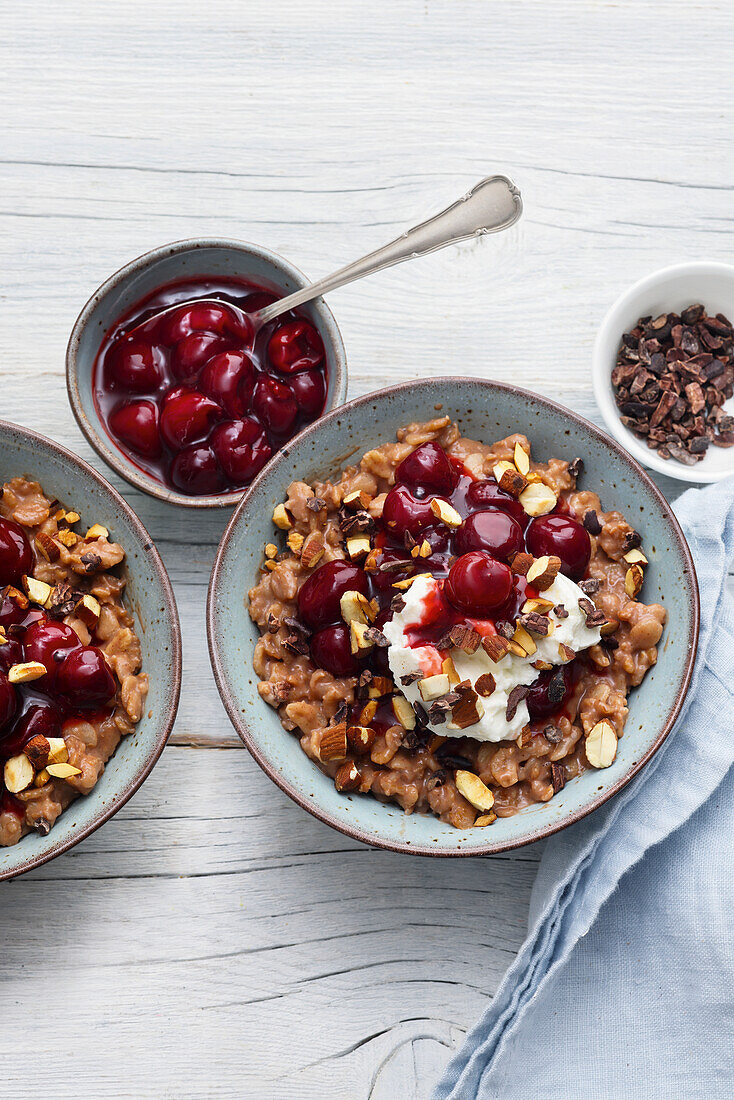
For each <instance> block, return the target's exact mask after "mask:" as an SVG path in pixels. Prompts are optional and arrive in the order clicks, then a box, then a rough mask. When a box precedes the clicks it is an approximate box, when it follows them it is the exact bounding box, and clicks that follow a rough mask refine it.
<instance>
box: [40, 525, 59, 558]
mask: <svg viewBox="0 0 734 1100" xmlns="http://www.w3.org/2000/svg"><path fill="white" fill-rule="evenodd" d="M33 541H34V542H35V544H36V550H38V553H39V554H40V555H41V557H42V558H43V559H44V560H45V561H58V560H59V558H60V557H61V550H60V549H59V547H58V546H57V544H56V543H55V542H54V540H53V539H52V538H51V536H50V535H47V534H46V532H45V531H39V532H38V534H37V535H36V537H35V539H34V540H33Z"/></svg>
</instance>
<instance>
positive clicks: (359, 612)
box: [339, 589, 370, 623]
mask: <svg viewBox="0 0 734 1100" xmlns="http://www.w3.org/2000/svg"><path fill="white" fill-rule="evenodd" d="M339 609H340V611H341V613H342V619H343V620H344V622H345V623H351V622H354V621H355V620H356V621H357V622H358V623H367V622H368V621H369V620H370V603H369V600H368V599H367V597H366V596H363V595H362V593H361V592H357V591H356V590H352V589H350V590H349V591H348V592H343V593H342V595H341V597H340V599H339Z"/></svg>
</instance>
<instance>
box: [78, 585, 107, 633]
mask: <svg viewBox="0 0 734 1100" xmlns="http://www.w3.org/2000/svg"><path fill="white" fill-rule="evenodd" d="M74 614H75V615H76V616H77V617H78V618H79V619H81V620H82V622H83V623H84V625H85V626H89V627H95V626H96V625H97V623H98V622H99V617H100V615H101V614H102V607H101V604H100V602H99V600H96V599H95V598H94V596H91V595H90V594H89V593H88V592H87V593H85V594H84V595H83V596H82V598H81V599H80V600H79V602H78V603H77V604H75V606H74Z"/></svg>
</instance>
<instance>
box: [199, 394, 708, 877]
mask: <svg viewBox="0 0 734 1100" xmlns="http://www.w3.org/2000/svg"><path fill="white" fill-rule="evenodd" d="M447 383H448V384H452V385H459V386H460V385H463V384H464V383H469V384H471V385H472V386H480V387H482V388H483V389H485V390H486V391H487V392H488V393H492V392H496V391H498V390H499V391H501V392H504V393H511V394H513V395H515V396H518V397H521V398H524V399H525V400H526V401H528V402H530V403H535V404H538V405H542V406H543V407H545V408H547V409H551V410H552V411H553V412H555V413H560V414H561V415H562V416H565V417H566V418H567V419H568V420H570V421H572V422H573V423H575V424H577V425H579V426H580V427H581V428H582V429H584V430H585V431H587V432H589V433H590V434H591V435H592V436H594V437H595V438H596V439H597V440H598V441H599V442H600V443H602V444H604V445H606V446H607V447H608V448H609V450H610V451H612V452H613V453H614V454H615V455H616V456H617V457H618V458H619V459H621V460H622V461H623V462H624V463H626V464H627V465H628V466H629V467H631V469H632V470H633V472H634V473H635V474H636V475H637V476H638V477H639V478H640V480H641V481H642V482H643V483H644V485H645V486H646V488H647V489H649V491H650V492H651V493H652V495H653V497H654V498H655V500H656V501H657V503H658V505H659V507H660V510H661V512H662V515H663V517H664V519H665V520H666V522H667V524H668V526H669V527H670V532H671V538H672V539H673V540H674V541H675V543H676V544H677V546H678V548H679V549H680V551H681V554H682V557H683V561H684V563H685V566H686V579H687V580H688V582H689V592H690V599H691V602H692V605H693V608H692V610H693V615H692V618H691V629H690V633H689V636H688V658H687V661H686V665H685V670H684V673H683V677H682V679H681V682H680V684H679V686H678V690H677V692H676V695H675V698H674V700H673V702H672V704H671V706H670V709H669V711H668V715H667V717H666V719H665V722H664V723H663V726H662V728H661V730H660V733H659V734H658V736H657V738H656V739H655V741H654V743H653V744H652V745H651V746H650V747H649V748H648V750H647V751H646V752H645V753H644V754H643V755H642V756H641V757H640V759H639V760H638V761H637V762H636V763H635V764H633V765H632V766H631V767H630V768H629V770H628V771H627V772H626V774H625V775H623V776H621V777H620V778H619V779H618V780H617V781H616V782H615V783H613V784H612V785H611V786H610V787H609V788H608V789H606V790H604V791H602V792H601V793H600V794H599V795H597V796H596V797H595V798H593V799H592V800H591V801H590V802H589V803H588V804H587V805H586V806H584V807H583V808H581V809H578V810H576V811H574V812H572V813H570V814H569V815H568V816H567V817H566V818H564V819H563V820H561V821H559V822H555V823H550V824H548V825H545V826H541V827H539V828H538V829H536V830H535V831H534V832H532V833H530V834H529V835H527V836H525V837H521V838H518V839H516V840H507V841H500V842H495V843H492V842H491V841H489V842H488V843H486V844H484V845H481V846H480V847H477V848H472V849H471V850H467V849H457V850H456V851H446V850H445V849H444V848H442V849H441V850H438V851H437V850H434V849H433V848H432V847H430V846H428V845H419V846H415V845H413V844H409V843H407V842H399V841H394V840H390V839H386V838H379V839H376V838H375V836H374V835H372V834H370V835H369V836H368V835H367V833H366V832H364V831H363V830H362V829H361V828H360V827H358V826H350V825H347V824H345V823H344V822H342V821H339V820H338V819H337V818H335V817H334V816H333V815H332V814H331V813H329V812H328V811H327V810H325V809H323V808H322V807H321V806H318V805H316V804H315V803H314V800H313V799H309V798H305V797H303V796H302V795H301V794H300V793H299V792H298V791H297V790H296V789H295V788H294V787H293V786H292V784H290V783H289V782H288V781H287V780H286V779H285V778H284V777H283V776H282V775H280V774H279V773H278V772H277V771H276V770H275V769H274V768H272V767H271V766H270V764H269V763H268V761H267V759H266V758H265V756H264V754H263V753H262V752H261V751H260V749H259V747H258V743H257V737H256V736H254V735H253V733H252V732H251V730H250V729H249V727H248V724H247V722H245V721H244V719H243V717H242V714H241V712H240V711H239V710H238V708H237V705H236V701H235V699H234V696H233V694H232V692H231V690H230V687H229V684H228V683H227V679H226V677H225V674H224V666H223V661H222V659H221V657H220V652H219V640H218V637H217V631H216V613H215V610H214V608H215V603H216V596H217V589H218V587H219V584H220V579H221V576H222V566H223V560H224V551H225V549H226V545H227V542H228V541H229V538H230V535H231V533H232V531H233V530H234V528H235V527H236V526H237V524H238V523H239V522H240V519H241V517H243V516H244V514H245V513H246V511H247V507H248V503H249V500H250V497H251V496H252V494H253V493H254V492H256V491H257V488H258V485H259V482H260V478H261V475H258V477H257V478H256V480H255V481H254V482H253V483H252V485H251V486H250V487H249V488H248V490H247V491H246V493H245V495H244V497H243V498H242V500H241V502H240V504H239V506H238V507H237V510H236V511H235V513H234V515H233V516H232V518H231V519H230V521H229V523H228V524H227V527H226V528H225V530H224V534H223V535H222V539H221V542H220V544H219V548H218V550H217V554H216V558H215V560H214V567H213V569H212V574H211V578H210V581H209V591H208V594H207V606H206V621H207V638H208V642H209V656H210V659H211V663H212V669H213V672H214V679H215V681H216V684H217V687H218V689H219V694H220V695H221V697H222V702H223V703H224V706H225V708H226V710H227V713H228V715H229V717H230V721H231V722H232V725H233V726H234V728H235V729H236V731H237V733H238V734H239V736H240V738H241V739H242V741H243V743H244V745H245V747H246V748H247V750H248V751H249V753H250V755H251V756H252V757H253V758H254V759H255V761H256V762H257V763H258V764H259V765H260V767H261V768H262V770H263V771H264V772H265V774H266V775H267V776H268V777H269V778H270V779H272V781H273V782H274V783H275V784H276V785H277V786H278V787H280V789H281V790H282V791H284V792H285V794H287V795H288V796H289V798H292V799H293V801H294V802H296V803H298V805H299V806H301V807H302V808H303V809H304V810H307V811H308V813H310V814H312V815H313V816H314V817H316V818H318V819H319V820H320V821H323V822H325V824H327V825H330V826H331V827H332V828H333V829H336V830H337V831H338V832H340V833H344V834H345V835H346V836H349V837H351V838H352V839H353V840H359V841H362V843H364V844H367V845H369V846H370V847H372V848H384V849H386V850H387V851H391V852H406V853H409V854H411V855H421V856H434V857H436V858H452V857H456V856H459V857H468V856H486V855H496V854H498V853H500V852H506V851H510V850H512V849H514V848H523V847H525V845H527V844H533V843H535V842H536V841H538V840H544V839H545V838H546V837H549V836H552V835H553V834H554V833H557V832H560V831H561V829H565V828H567V827H568V826H569V825H573V824H574V823H575V822H576V821H580V820H581V819H582V818H584V817H586V816H587V815H588V814H590V813H592V812H593V811H594V810H597V809H598V808H599V807H600V806H603V805H604V803H605V802H607V801H608V800H609V799H610V798H611V797H612V796H613V795H615V794H617V793H618V792H619V791H621V790H622V789H623V788H624V787H626V786H627V784H628V783H629V782H630V781H631V780H632V779H633V778H634V776H635V775H637V774H638V772H639V771H640V770H641V769H642V768H643V767H644V766H645V764H646V763H647V762H648V760H650V759H651V757H653V756H654V755H655V753H656V752H657V751H658V749H659V748H660V746H661V745H662V744H663V742H664V741H665V739H666V738H667V736H668V734H669V733H670V731H671V729H672V728H673V725H674V723H675V720H676V718H677V717H678V714H679V712H680V709H681V707H682V705H683V701H684V699H685V697H686V693H687V691H688V687H689V685H690V682H691V676H692V674H693V667H694V664H695V660H696V653H697V651H698V632H699V622H700V603H699V596H698V578H697V576H696V569H695V566H694V564H693V558H692V556H691V551H690V549H689V546H688V543H687V542H686V538H685V535H684V534H683V531H682V530H681V527H680V524H679V523H678V520H677V519H676V518H675V515H674V514H673V511H672V509H671V507H670V505H669V504H668V502H667V500H666V499H665V497H664V496H663V494H662V493H661V492H660V490H659V489H658V487H657V485H655V483H654V482H653V480H652V479H651V478H650V477H649V476H648V474H646V473H645V471H644V470H643V469H642V467H641V466H640V464H639V462H637V461H636V460H635V459H634V458H632V456H631V455H630V454H628V453H627V451H625V450H624V448H623V447H621V446H620V445H619V444H618V443H617V442H616V441H615V440H614V439H612V438H611V437H610V436H608V435H607V434H606V433H605V432H603V431H601V430H600V429H599V428H597V427H596V425H595V424H592V423H590V421H588V420H586V419H585V418H584V417H582V416H579V414H578V413H575V412H572V411H571V410H570V409H567V408H565V406H563V405H559V404H558V402H556V401H552V400H551V399H550V398H548V397H542V396H540V395H539V394H536V393H532V392H531V391H530V390H524V389H522V388H521V387H520V386H513V385H511V384H509V383H507V382H494V381H492V380H490V379H486V378H470V377H466V376H458V377H452V376H448V375H444V376H442V377H439V378H430V379H425V380H421V381H418V382H415V381H413V382H401V383H399V384H398V385H396V386H387V387H385V388H383V389H379V390H374V391H373V392H372V393H368V394H365V395H364V396H363V397H357V398H355V399H354V400H352V401H347V402H346V403H345V404H344V405H342V406H341V407H340V408H338V409H336V410H334V411H333V412H331V413H329V414H328V416H325V417H323V419H322V420H319V421H317V422H316V423H314V424H313V425H312V426H311V427H308V428H304V430H303V431H302V432H301V433H300V435H299V436H298V437H297V439H294V440H293V444H296V443H300V442H303V441H304V440H305V439H307V438H308V437H309V436H313V435H315V434H316V433H317V432H319V431H320V430H321V429H322V427H324V426H325V425H326V424H327V423H328V422H329V421H332V420H337V419H338V418H340V417H343V416H344V415H345V414H348V413H349V412H350V411H351V410H352V409H355V408H359V407H360V406H362V405H368V404H371V403H372V402H374V401H375V400H379V399H381V398H383V397H386V396H389V395H390V394H393V393H400V392H402V391H405V390H411V389H421V390H423V391H424V392H425V393H428V394H430V390H431V389H432V388H434V387H435V386H437V385H445V384H447ZM428 403H429V404H430V401H429V402H428ZM376 430H377V429H376ZM292 450H293V446H292V445H291V446H290V447H289V452H291V453H292ZM283 460H284V459H281V457H280V456H276V458H275V460H274V461H273V463H271V465H270V467H269V468H268V472H269V473H270V474H272V473H273V470H274V469H275V470H276V471H277V465H278V463H279V462H280V461H283ZM263 706H267V704H266V703H265V702H264V701H263ZM306 759H307V758H306ZM311 766H312V767H315V766H316V765H315V764H313V763H312V764H311Z"/></svg>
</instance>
